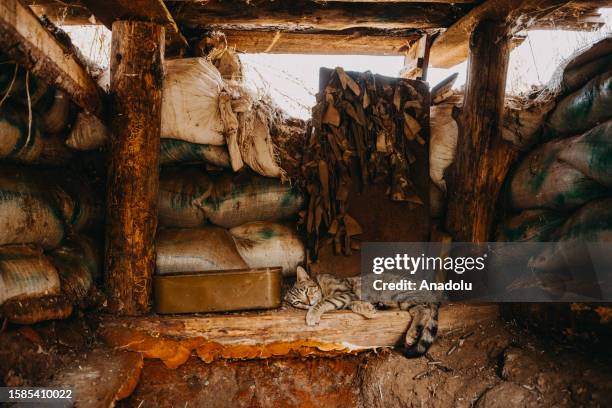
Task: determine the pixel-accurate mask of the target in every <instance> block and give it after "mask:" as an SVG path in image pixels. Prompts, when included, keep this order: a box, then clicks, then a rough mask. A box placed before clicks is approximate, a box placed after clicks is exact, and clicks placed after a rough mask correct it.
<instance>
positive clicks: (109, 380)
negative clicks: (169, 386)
mask: <svg viewBox="0 0 612 408" xmlns="http://www.w3.org/2000/svg"><path fill="white" fill-rule="evenodd" d="M143 365H144V362H143V360H142V355H140V354H138V353H130V352H123V351H113V350H108V349H94V350H92V351H89V352H87V353H86V355H85V359H84V360H81V359H79V360H77V361H75V363H74V365H71V366H68V367H67V368H65V369H63V370H62V371H60V372H58V373H57V374H56V375H55V376H54V379H53V381H52V382H51V384H50V385H49V387H52V388H59V389H70V390H72V402H73V404H74V406H75V407H79V408H100V407H114V406H115V402H117V401H120V400H122V399H124V398H127V397H129V396H130V395H131V394H132V392H133V391H134V389H135V388H136V385H137V384H138V380H139V379H140V372H141V371H142V367H143ZM25 405H27V404H25ZM70 406H72V405H70Z"/></svg>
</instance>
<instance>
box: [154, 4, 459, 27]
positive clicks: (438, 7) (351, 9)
mask: <svg viewBox="0 0 612 408" xmlns="http://www.w3.org/2000/svg"><path fill="white" fill-rule="evenodd" d="M166 4H167V5H168V8H169V9H170V11H171V12H172V15H174V18H175V19H176V21H177V22H178V23H179V24H180V25H181V26H191V27H200V26H213V27H215V26H216V27H219V28H225V29H232V28H240V29H253V28H262V27H271V28H272V29H279V30H282V29H293V30H295V29H307V28H311V29H319V30H343V29H347V28H352V27H370V28H439V27H448V26H449V25H451V24H452V23H453V22H454V21H455V20H456V19H457V18H458V17H459V16H461V15H463V14H465V13H466V12H467V11H468V10H469V9H470V8H471V5H466V4H459V5H451V4H439V3H433V4H431V3H427V4H419V3H403V2H402V3H378V2H376V3H345V2H343V3H336V2H331V3H322V2H314V1H311V0H293V1H269V0H251V1H250V2H249V3H248V4H245V3H244V1H239V0H230V1H225V0H224V1H222V0H210V1H207V2H197V1H168V2H166Z"/></svg>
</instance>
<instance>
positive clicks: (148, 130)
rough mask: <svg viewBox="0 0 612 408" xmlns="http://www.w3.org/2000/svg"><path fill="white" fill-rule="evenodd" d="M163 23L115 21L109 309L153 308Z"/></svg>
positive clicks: (137, 311)
mask: <svg viewBox="0 0 612 408" xmlns="http://www.w3.org/2000/svg"><path fill="white" fill-rule="evenodd" d="M163 59H164V26H163V25H161V24H157V23H150V22H141V21H115V22H114V23H113V38H112V43H111V61H110V72H111V79H110V94H111V99H112V100H111V106H112V117H111V128H112V134H113V137H112V138H111V143H110V153H109V164H108V182H107V201H106V203H107V210H106V255H105V260H106V274H105V281H106V286H107V289H108V292H109V309H110V310H111V311H114V312H116V313H119V314H127V315H138V314H143V313H147V312H148V311H149V309H150V304H149V303H150V297H151V286H152V282H151V276H152V274H153V270H154V269H155V250H154V241H155V232H156V229H157V196H158V190H159V151H160V141H159V139H160V129H161V100H162V82H163Z"/></svg>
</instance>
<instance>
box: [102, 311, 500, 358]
mask: <svg viewBox="0 0 612 408" xmlns="http://www.w3.org/2000/svg"><path fill="white" fill-rule="evenodd" d="M498 314H499V309H498V306H497V305H446V306H443V307H442V308H441V310H440V313H439V330H440V332H442V333H444V332H448V331H450V330H452V329H457V328H460V327H469V326H472V325H475V324H480V323H485V322H490V321H493V320H495V319H497V318H498ZM409 323H410V314H409V313H408V312H404V311H390V310H389V311H378V315H377V316H376V317H375V318H373V319H365V318H363V317H361V316H359V315H357V314H355V313H352V312H348V311H339V312H333V313H329V314H324V315H323V318H322V319H321V322H320V323H319V325H317V326H307V325H306V322H305V311H296V310H295V309H292V310H279V311H268V312H261V313H254V312H250V313H240V314H229V315H227V314H226V315H223V314H216V315H207V316H175V317H162V316H150V317H143V318H117V317H110V316H109V317H103V318H102V321H101V323H100V326H99V329H98V332H99V334H100V335H101V337H102V339H103V340H104V341H105V342H106V343H107V344H108V345H110V346H112V347H115V348H119V349H122V350H132V351H138V352H141V353H143V354H144V357H145V358H159V359H161V360H163V362H164V363H165V364H166V365H167V366H168V367H172V368H175V367H178V366H180V365H181V364H183V363H184V362H185V361H187V359H188V358H189V356H191V354H192V352H193V351H195V352H196V353H197V354H198V356H199V357H200V358H201V359H202V360H204V361H206V362H211V361H213V360H216V359H220V358H232V359H245V358H268V357H273V356H283V355H302V356H305V355H334V354H340V353H354V352H359V351H363V350H369V349H376V348H380V347H394V346H395V345H397V344H400V343H401V342H402V340H403V338H404V335H405V333H406V329H407V328H408V325H409Z"/></svg>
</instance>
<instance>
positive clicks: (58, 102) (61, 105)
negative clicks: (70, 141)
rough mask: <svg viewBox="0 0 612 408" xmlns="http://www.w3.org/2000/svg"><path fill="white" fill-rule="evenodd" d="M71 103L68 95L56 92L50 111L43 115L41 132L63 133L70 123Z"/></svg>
mask: <svg viewBox="0 0 612 408" xmlns="http://www.w3.org/2000/svg"><path fill="white" fill-rule="evenodd" d="M70 110H71V102H70V98H69V97H68V95H66V94H65V93H64V92H62V91H60V90H56V91H55V95H54V97H53V102H52V104H51V106H50V107H49V109H48V110H47V111H45V112H44V113H42V114H41V130H42V131H43V132H45V133H51V134H55V133H61V132H63V131H64V130H65V129H66V127H67V126H68V124H69V123H70Z"/></svg>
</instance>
